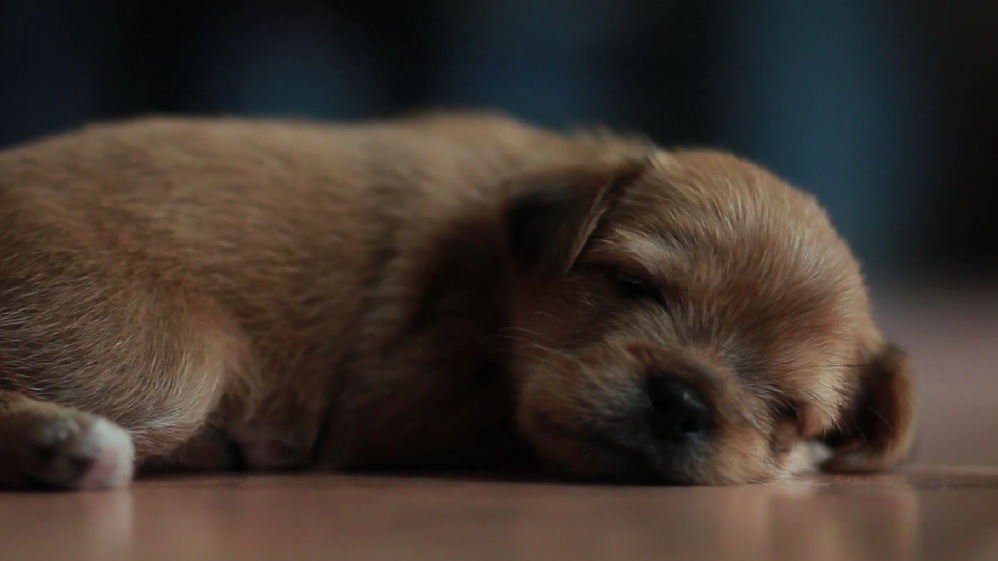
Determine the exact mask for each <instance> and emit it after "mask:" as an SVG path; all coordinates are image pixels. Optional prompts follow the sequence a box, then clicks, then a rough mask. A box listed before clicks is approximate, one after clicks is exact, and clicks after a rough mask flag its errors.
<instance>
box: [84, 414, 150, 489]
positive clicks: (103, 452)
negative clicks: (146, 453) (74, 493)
mask: <svg viewBox="0 0 998 561" xmlns="http://www.w3.org/2000/svg"><path fill="white" fill-rule="evenodd" d="M79 446H80V447H82V448H86V449H88V450H92V452H90V453H89V454H88V456H90V457H91V458H92V462H91V464H90V466H89V467H87V470H86V472H84V473H83V475H82V476H81V477H80V478H79V480H77V481H76V483H75V484H74V487H76V488H78V489H112V488H117V487H124V486H125V485H128V482H129V481H131V480H132V474H133V472H134V470H135V447H134V446H133V444H132V437H131V436H129V434H128V432H127V431H125V429H123V428H121V427H119V426H118V425H115V424H114V423H112V422H110V421H108V420H106V419H100V418H98V419H97V420H95V421H94V422H93V423H92V424H91V425H90V427H89V428H88V429H87V432H86V434H84V435H83V436H82V438H81V441H80V443H79Z"/></svg>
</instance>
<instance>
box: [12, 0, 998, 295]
mask: <svg viewBox="0 0 998 561" xmlns="http://www.w3.org/2000/svg"><path fill="white" fill-rule="evenodd" d="M996 100H998V2H995V1H990V0H955V1H954V0H945V1H944V0H939V1H931V0H908V1H903V0H837V1H827V2H806V1H803V0H769V1H766V0H722V1H687V2H676V1H669V0H612V1H597V0H482V1H474V0H464V1H458V0H449V1H448V0H437V1H415V0H396V1H394V2H389V1H387V0H368V1H366V2H348V1H320V0H286V1H284V2H277V1H253V0H243V1H240V2H219V1H208V0H201V1H197V2H191V1H184V0H169V1H160V0H0V146H6V145H10V144H13V143H16V142H19V141H23V140H26V139H29V138H32V137H36V136H39V135H42V134H46V133H51V132H55V131H59V130H63V129H66V128H69V127H74V126H78V125H80V124H82V123H84V122H88V121H93V120H98V119H109V118H120V117H127V116H132V115H139V114H148V113H195V114H219V113H225V114H245V115H299V116H301V115H306V116H314V117H317V118H323V119H341V118H350V119H354V118H364V117H380V116H387V115H392V114H395V113H399V112H403V111H408V110H412V109H421V108H428V107H492V108H499V109H503V110H506V111H508V112H511V113H513V114H515V115H518V116H520V117H523V118H526V119H530V120H533V121H535V122H538V123H541V124H546V125H551V126H564V125H574V124H608V125H611V126H614V127H619V128H624V129H632V130H637V131H640V132H643V133H646V134H648V135H650V136H651V137H652V138H654V139H655V140H657V141H659V142H660V143H662V144H664V145H667V146H669V145H678V144H683V145H689V144H695V145H712V146H717V147H722V148H726V149H729V150H731V151H734V152H736V153H738V154H741V155H743V156H747V157H749V158H752V159H754V160H756V161H758V162H760V163H762V164H764V165H765V166H767V167H769V168H771V169H772V170H774V171H775V172H777V173H778V174H780V175H782V176H784V177H786V178H788V179H790V180H791V181H792V182H794V183H796V184H798V185H799V186H801V187H803V188H805V189H807V190H810V191H812V192H814V193H815V194H817V195H818V197H819V198H820V199H821V200H822V201H823V202H824V203H825V204H826V206H827V207H828V208H829V211H830V213H831V215H832V218H833V220H834V221H835V223H836V224H837V225H838V227H839V228H840V229H841V231H842V232H843V233H844V235H845V236H846V237H847V238H848V239H849V240H850V241H851V243H852V244H853V245H854V247H855V248H856V251H857V253H858V254H859V255H860V256H861V258H863V259H864V260H865V261H866V263H867V265H868V267H869V268H870V270H871V271H872V272H873V273H874V274H886V275H888V276H891V277H892V278H897V279H904V280H906V281H918V280H920V279H921V280H933V281H938V280H940V279H949V280H953V279H956V280H963V281H966V280H969V279H973V280H975V281H982V280H983V281H984V282H985V283H990V282H991V280H992V279H993V278H994V277H995V274H996V273H998V220H996V217H995V210H996V209H998V191H996V187H998V185H996V172H998V101H996Z"/></svg>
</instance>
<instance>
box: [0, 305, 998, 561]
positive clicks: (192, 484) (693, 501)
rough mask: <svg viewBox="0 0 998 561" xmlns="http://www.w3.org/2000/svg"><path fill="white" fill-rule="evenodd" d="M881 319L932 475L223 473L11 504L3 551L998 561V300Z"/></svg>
mask: <svg viewBox="0 0 998 561" xmlns="http://www.w3.org/2000/svg"><path fill="white" fill-rule="evenodd" d="M882 310H883V313H882V316H883V319H884V322H885V325H886V327H887V330H888V332H890V333H891V335H893V336H894V337H895V338H897V339H898V340H899V341H900V342H901V343H903V344H904V345H905V346H906V347H907V348H909V349H910V351H911V352H912V354H913V355H914V357H915V360H916V363H917V364H918V365H919V370H920V372H921V395H920V406H921V410H922V417H921V419H922V423H921V426H922V429H921V439H920V456H919V465H917V466H914V467H912V468H909V469H908V470H906V471H905V472H903V473H900V474H892V475H882V476H874V477H865V478H812V479H806V480H800V481H794V482H789V483H782V484H774V485H754V486H740V487H728V488H613V487H586V486H570V485H548V484H537V483H515V482H483V481H478V482H476V481H472V480H459V479H430V478H423V479H420V478H411V479H405V478H402V479H399V478H379V477H337V476H327V475H321V476H271V477H248V478H244V477H225V478H215V477H213V478H194V479H172V480H160V481H145V482H141V483H139V484H137V485H136V486H135V487H134V488H133V489H132V490H130V491H124V492H115V493H88V494H48V495H30V494H4V495H0V559H2V560H4V561H6V560H10V561H20V560H34V559H39V560H52V561H58V560H63V559H64V560H67V561H70V560H71V561H88V560H101V561H115V560H124V559H141V560H158V559H190V560H197V559H206V560H207V559H212V560H214V559H219V560H229V559H231V560H235V561H251V560H256V559H260V560H268V561H270V560H272V561H284V560H295V561H305V560H308V559H337V560H358V561H365V560H386V561H419V560H422V559H427V560H434V561H447V560H452V559H453V560H461V561H475V560H519V559H539V560H551V561H559V560H571V561H586V560H590V559H591V560H600V561H617V560H620V561H640V560H645V559H648V560H652V559H655V560H659V559H678V560H693V559H709V560H713V561H724V560H728V559H731V560H754V559H758V560H765V561H779V560H784V559H786V560H794V561H805V560H807V561H824V560H833V559H835V560H838V559H842V560H849V561H862V560H866V559H870V560H877V561H883V560H887V559H938V560H947V561H957V560H963V559H998V443H996V442H995V438H994V434H995V433H996V431H998V412H996V411H995V409H994V406H993V405H992V404H993V402H994V401H995V396H996V395H998V377H995V376H993V375H992V371H993V370H994V369H995V368H996V366H998V298H987V299H984V300H981V299H980V298H977V297H969V296H964V297H953V296H944V295H941V294H931V295H921V296H915V297H908V298H896V299H895V300H893V301H888V302H883V303H882ZM989 465H990V466H996V467H987V466H989Z"/></svg>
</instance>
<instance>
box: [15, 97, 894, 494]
mask: <svg viewBox="0 0 998 561" xmlns="http://www.w3.org/2000/svg"><path fill="white" fill-rule="evenodd" d="M912 429H913V411H912V382H911V380H910V378H909V372H908V366H907V364H906V361H905V358H904V356H903V354H902V353H901V352H900V351H899V350H898V349H897V348H896V347H894V346H893V345H892V344H891V343H889V342H888V341H886V340H885V339H884V337H883V336H882V335H881V333H880V332H879V331H878V329H877V327H876V326H875V324H874V322H873V320H872V319H871V313H870V309H869V303H868V301H867V293H866V289H865V288H864V284H863V280H862V278H861V273H860V268H859V266H858V264H857V262H856V260H855V259H854V258H853V256H852V254H851V253H850V250H849V249H848V248H847V246H846V245H845V244H844V243H843V241H842V240H841V239H840V237H839V236H838V235H837V234H836V232H835V231H834V229H833V228H832V226H831V225H830V224H829V221H828V219H827V217H826V215H825V213H824V212H823V211H822V209H821V208H820V207H819V205H818V204H817V203H816V202H815V200H814V199H813V198H812V197H810V196H808V195H806V194H804V193H802V192H800V191H798V190H796V189H794V188H792V187H790V186H788V185H787V184H785V183H784V182H782V181H780V180H779V179H777V178H776V177H774V176H772V175H770V174H769V173H767V172H766V171H763V170H762V169H760V168H758V167H756V166H754V165H752V164H750V163H747V162H745V161H742V160H739V159H736V158H735V157H732V156H730V155H726V154H723V153H718V152H711V151H666V150H663V149H660V148H657V147H655V146H652V145H650V144H649V143H647V142H646V141H644V140H641V139H633V138H629V137H624V136H618V135H613V134H605V133H604V134H595V135H589V134H571V135H568V134H560V133H556V132H553V131H547V130H542V129H538V128H535V127H532V126H530V125H527V124H524V123H520V122H517V121H515V120H512V119H509V118H506V117H503V116H499V115H491V114H476V113H461V114H459V113H443V114H434V115H425V116H418V117H411V118H406V119H397V120H390V121H383V122H373V123H367V124H341V125H322V124H315V123H306V122H289V121H277V120H238V119H182V118H174V119H167V118H157V119H154V118H148V119H140V120H134V121H129V122H120V123H112V124H104V125H98V126H92V127H87V128H84V129H82V130H79V131H75V132H70V133H66V134H62V135H59V136H55V137H52V138H48V139H44V140H40V141H36V142H34V143H31V144H27V145H24V146H20V147H16V148H13V149H9V150H6V151H5V152H0V487H3V488H8V489H11V488H55V489H87V488H107V487H118V486H123V485H126V484H127V483H128V482H129V481H130V480H131V478H132V477H133V473H134V472H135V470H139V472H145V471H157V470H170V471H178V470H183V471H205V470H227V469H236V468H249V469H256V470H274V469H289V468H305V467H315V468H326V469H334V470H348V469H376V468H378V469H384V468H389V469H434V470H444V469H460V470H514V469H515V470H520V469H527V470H532V469H535V468H537V469H543V470H548V471H549V472H550V473H554V474H557V475H559V476H563V477H566V478H571V479H581V480H591V481H605V482H620V483H647V484H733V483H743V482H759V481H769V480H774V479H779V478H783V477H786V476H788V475H791V474H793V473H797V472H800V471H802V470H809V469H812V468H824V469H827V470H832V471H869V470H879V469H886V468H890V467H892V466H894V465H895V464H897V463H898V462H899V461H901V460H902V459H903V458H904V456H905V455H906V452H907V450H908V448H909V445H910V442H911V439H912Z"/></svg>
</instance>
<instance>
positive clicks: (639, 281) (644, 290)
mask: <svg viewBox="0 0 998 561" xmlns="http://www.w3.org/2000/svg"><path fill="white" fill-rule="evenodd" d="M613 281H614V284H615V285H616V288H617V292H618V293H619V294H620V297H621V298H623V299H625V300H637V301H652V302H656V303H659V304H663V305H664V304H665V303H666V301H665V294H664V293H663V291H662V289H661V287H659V286H658V285H657V284H656V283H655V282H654V281H651V280H649V279H646V278H644V277H641V276H638V275H635V274H631V273H625V272H615V273H613Z"/></svg>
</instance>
